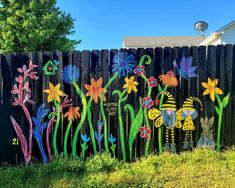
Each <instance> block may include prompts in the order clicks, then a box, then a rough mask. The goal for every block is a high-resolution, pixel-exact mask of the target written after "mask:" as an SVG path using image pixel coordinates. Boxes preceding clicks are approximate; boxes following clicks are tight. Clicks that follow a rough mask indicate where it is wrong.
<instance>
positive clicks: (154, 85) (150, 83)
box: [148, 76, 157, 87]
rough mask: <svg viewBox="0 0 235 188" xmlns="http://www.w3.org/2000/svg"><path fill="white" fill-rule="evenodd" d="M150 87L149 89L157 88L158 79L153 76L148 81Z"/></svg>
mask: <svg viewBox="0 0 235 188" xmlns="http://www.w3.org/2000/svg"><path fill="white" fill-rule="evenodd" d="M148 86H149V87H156V86H157V79H155V78H154V77H153V76H151V77H150V78H149V79H148Z"/></svg>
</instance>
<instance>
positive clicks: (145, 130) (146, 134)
mask: <svg viewBox="0 0 235 188" xmlns="http://www.w3.org/2000/svg"><path fill="white" fill-rule="evenodd" d="M139 130H140V136H141V138H146V139H147V140H150V133H151V129H150V128H149V127H147V126H146V125H144V126H143V127H140V129H139Z"/></svg>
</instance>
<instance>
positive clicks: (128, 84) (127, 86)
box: [123, 76, 139, 94]
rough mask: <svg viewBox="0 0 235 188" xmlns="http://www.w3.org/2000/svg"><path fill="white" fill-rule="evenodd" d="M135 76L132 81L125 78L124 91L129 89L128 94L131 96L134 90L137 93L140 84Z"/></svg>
mask: <svg viewBox="0 0 235 188" xmlns="http://www.w3.org/2000/svg"><path fill="white" fill-rule="evenodd" d="M134 79H135V78H134V76H131V77H130V79H129V78H128V77H126V78H125V82H126V83H125V84H124V86H123V89H127V93H128V94H130V93H131V91H132V90H133V91H134V92H137V91H138V90H137V88H136V86H137V85H138V84H139V83H138V82H136V81H135V80H134Z"/></svg>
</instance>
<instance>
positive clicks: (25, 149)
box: [10, 116, 28, 160]
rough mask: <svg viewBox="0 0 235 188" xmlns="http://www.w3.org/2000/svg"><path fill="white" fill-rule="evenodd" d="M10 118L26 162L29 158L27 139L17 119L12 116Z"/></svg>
mask: <svg viewBox="0 0 235 188" xmlns="http://www.w3.org/2000/svg"><path fill="white" fill-rule="evenodd" d="M10 118H11V123H12V124H13V127H14V129H15V131H16V134H17V136H18V138H19V140H20V144H21V149H22V152H23V154H24V158H25V160H27V158H28V144H27V141H26V138H25V136H24V135H23V133H22V130H21V128H20V126H19V125H18V123H17V122H16V121H15V119H14V118H13V117H12V116H11V117H10Z"/></svg>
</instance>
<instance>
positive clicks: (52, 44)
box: [0, 0, 80, 53]
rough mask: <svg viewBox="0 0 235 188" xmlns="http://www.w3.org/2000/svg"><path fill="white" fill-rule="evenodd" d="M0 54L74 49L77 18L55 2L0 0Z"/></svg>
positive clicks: (45, 0)
mask: <svg viewBox="0 0 235 188" xmlns="http://www.w3.org/2000/svg"><path fill="white" fill-rule="evenodd" d="M0 4H1V7H0V53H12V52H33V51H55V50H60V51H67V50H73V49H74V48H75V46H76V44H78V43H79V42H80V41H76V40H71V39H69V38H68V36H69V35H71V34H73V33H74V30H73V28H74V19H73V18H72V17H71V16H70V14H66V13H65V12H62V11H61V10H60V9H59V8H58V7H57V6H56V0H0Z"/></svg>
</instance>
